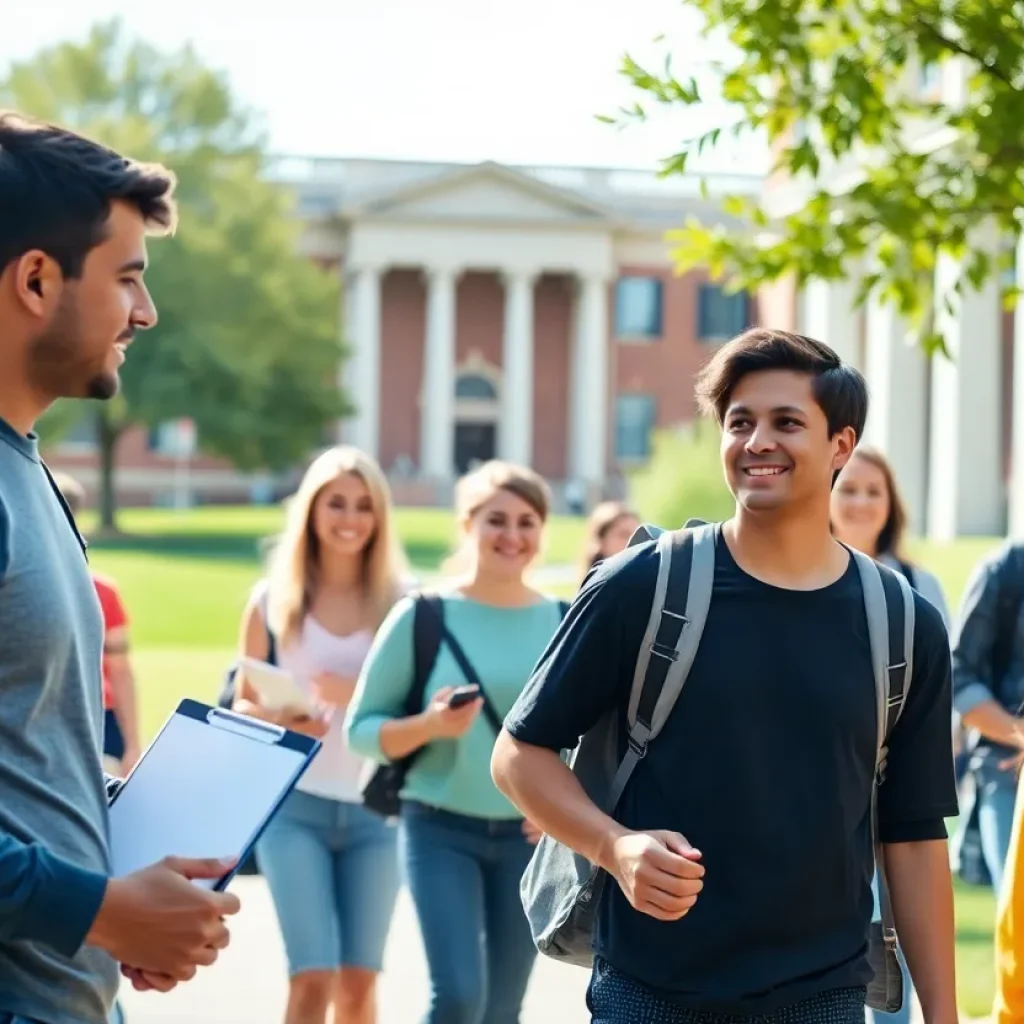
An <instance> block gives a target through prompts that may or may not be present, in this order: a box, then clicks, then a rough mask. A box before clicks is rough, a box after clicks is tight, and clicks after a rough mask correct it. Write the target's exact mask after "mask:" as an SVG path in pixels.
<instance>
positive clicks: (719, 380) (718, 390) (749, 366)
mask: <svg viewBox="0 0 1024 1024" xmlns="http://www.w3.org/2000/svg"><path fill="white" fill-rule="evenodd" d="M761 370H795V371H796V372H797V373H806V374H808V375H809V376H810V377H811V388H812V392H813V394H814V400H815V401H816V402H817V403H818V405H819V406H821V409H822V411H823V412H824V413H825V418H826V419H827V420H828V432H829V435H830V436H832V435H834V434H836V433H838V432H839V431H840V430H842V429H843V428H844V427H853V430H854V433H855V434H856V436H857V440H858V441H859V440H860V438H861V436H862V434H863V433H864V423H865V421H866V420H867V416H868V387H867V383H866V382H865V380H864V378H863V377H862V376H861V374H860V373H858V372H857V370H855V369H854V368H853V367H852V366H848V365H847V364H846V363H844V362H843V361H842V360H841V359H840V358H839V356H837V355H836V353H835V352H833V351H832V349H830V348H829V347H828V345H824V344H822V342H820V341H815V340H814V338H807V337H804V335H802V334H792V333H790V332H789V331H776V330H772V329H771V328H768V327H753V328H751V329H750V330H749V331H744V333H743V334H741V335H739V336H738V337H736V338H733V339H732V341H730V342H728V343H727V344H725V345H723V346H722V347H721V348H720V349H719V350H718V351H717V352H716V353H715V354H714V356H712V357H711V359H710V360H709V361H708V362H707V364H706V365H705V366H704V368H703V369H702V370H701V372H700V374H699V375H698V377H697V389H696V390H697V401H698V403H699V405H700V409H701V412H703V413H704V414H705V415H710V416H714V417H715V419H717V420H718V423H719V424H720V425H721V423H722V422H723V421H724V419H725V413H726V410H727V409H728V408H729V401H730V399H731V398H732V393H733V391H734V390H735V389H736V385H737V384H739V382H740V380H742V379H743V378H744V377H746V376H747V374H748V373H757V372H759V371H761Z"/></svg>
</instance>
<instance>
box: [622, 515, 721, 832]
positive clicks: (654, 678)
mask: <svg viewBox="0 0 1024 1024" xmlns="http://www.w3.org/2000/svg"><path fill="white" fill-rule="evenodd" d="M716 533H717V528H716V527H715V526H714V525H708V524H701V525H700V526H697V527H695V528H692V529H689V528H684V529H682V530H672V531H666V532H665V533H662V534H661V535H660V536H659V537H658V540H657V549H658V578H657V581H656V583H655V586H654V599H653V601H652V603H651V614H650V618H649V619H648V622H647V630H646V632H645V634H644V639H643V643H642V644H641V646H640V654H639V656H638V658H637V662H636V668H635V670H634V673H633V687H632V690H631V691H630V695H629V709H628V712H627V717H626V721H627V724H628V726H629V736H628V740H627V748H626V752H625V754H624V755H623V758H622V762H621V763H620V764H619V768H618V770H617V771H616V773H615V778H614V779H613V780H612V785H611V788H610V789H609V793H608V805H607V807H606V808H605V810H606V812H607V813H609V814H611V813H612V811H614V809H615V807H616V806H617V805H618V802H619V800H620V799H621V797H622V794H623V792H624V791H625V789H626V784H627V783H628V782H629V779H630V777H631V776H632V774H633V771H634V769H635V768H636V766H637V764H639V762H640V760H641V759H642V758H643V757H644V756H645V755H646V753H647V745H648V743H650V741H651V740H652V739H654V738H655V737H656V736H657V735H658V734H659V733H660V732H661V730H662V728H663V727H664V725H665V722H666V721H668V716H669V715H670V714H671V712H672V709H673V707H675V703H676V701H677V700H678V698H679V694H680V693H681V692H682V689H683V685H684V684H685V683H686V678H687V676H688V674H689V672H690V668H691V666H692V665H693V659H694V657H695V656H696V654H697V648H698V646H699V645H700V638H701V635H702V634H703V632H704V624H705V622H706V621H707V616H708V608H709V607H710V604H711V590H712V587H713V585H714V579H715V540H716Z"/></svg>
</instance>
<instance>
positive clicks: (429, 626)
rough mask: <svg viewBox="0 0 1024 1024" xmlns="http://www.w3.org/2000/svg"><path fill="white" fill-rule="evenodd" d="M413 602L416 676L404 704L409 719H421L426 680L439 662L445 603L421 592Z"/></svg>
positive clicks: (414, 665) (432, 595) (439, 597)
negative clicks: (410, 717)
mask: <svg viewBox="0 0 1024 1024" xmlns="http://www.w3.org/2000/svg"><path fill="white" fill-rule="evenodd" d="M412 599H413V619H412V645H413V675H412V686H410V687H409V693H408V695H407V696H406V701H405V713H406V715H418V714H419V713H420V712H421V711H422V710H423V698H424V695H425V694H426V690H427V680H428V679H429V678H430V673H431V672H432V671H433V669H434V662H435V661H437V652H438V651H439V650H440V649H441V637H442V635H443V634H444V600H443V599H442V597H441V595H440V594H425V593H422V592H420V593H417V594H414V595H412Z"/></svg>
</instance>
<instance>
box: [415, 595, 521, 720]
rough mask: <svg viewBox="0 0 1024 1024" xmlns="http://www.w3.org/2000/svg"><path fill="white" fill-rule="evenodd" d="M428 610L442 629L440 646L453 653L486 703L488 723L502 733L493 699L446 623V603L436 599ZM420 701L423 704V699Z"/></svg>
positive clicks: (484, 706)
mask: <svg viewBox="0 0 1024 1024" xmlns="http://www.w3.org/2000/svg"><path fill="white" fill-rule="evenodd" d="M426 608H427V612H428V614H429V615H430V616H431V617H432V618H434V619H435V621H436V622H437V625H438V626H439V627H440V632H439V634H438V640H439V645H440V643H441V642H443V643H444V644H445V646H447V648H448V650H449V651H451V654H452V657H453V658H454V659H455V662H456V664H457V665H458V666H459V669H460V671H461V672H462V674H463V675H464V676H465V677H466V682H467V683H469V684H470V685H471V686H475V687H476V688H477V689H478V690H479V691H480V696H481V697H482V698H483V701H484V705H483V713H484V715H485V716H486V717H487V721H488V722H490V724H491V728H492V729H494V731H495V733H500V732H501V728H502V721H501V716H500V715H499V714H498V712H497V711H496V710H495V708H494V705H493V704H492V703H491V698H490V697H488V696H487V691H486V690H485V689H484V684H483V682H481V680H480V676H479V675H477V671H476V669H475V668H473V664H472V662H470V660H469V658H467V657H466V652H465V651H464V650H463V649H462V644H460V643H459V641H458V640H456V639H455V636H454V634H453V633H452V631H451V630H450V629H449V628H448V625H447V624H446V623H445V621H444V602H443V601H442V600H441V599H440V598H436V603H435V600H433V599H432V600H431V601H430V602H429V603H428V604H427V605H426ZM435 655H436V652H435ZM420 700H421V702H422V697H421V698H420Z"/></svg>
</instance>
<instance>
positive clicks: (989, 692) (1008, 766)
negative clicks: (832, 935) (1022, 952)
mask: <svg viewBox="0 0 1024 1024" xmlns="http://www.w3.org/2000/svg"><path fill="white" fill-rule="evenodd" d="M1022 599H1024V544H1022V543H1020V542H1019V541H1007V542H1006V543H1005V544H1003V545H1002V546H1001V547H1000V548H999V549H998V550H997V551H996V552H994V553H993V554H992V555H990V556H989V557H988V558H985V559H984V560H983V561H982V562H981V563H980V564H979V565H978V567H977V568H976V569H975V571H974V573H973V575H972V576H971V579H970V581H969V582H968V585H967V589H966V590H965V592H964V597H963V600H962V602H961V606H960V614H959V617H958V621H957V623H956V627H955V629H954V632H953V636H952V648H953V703H954V707H955V708H956V711H957V712H958V713H959V715H960V718H961V721H962V722H963V724H964V727H965V728H966V729H967V730H968V739H967V746H968V752H969V760H968V766H967V771H966V776H965V778H964V784H963V789H962V794H961V808H960V810H961V814H960V825H959V827H958V831H957V834H956V835H955V836H954V840H953V852H954V857H955V859H957V860H960V859H961V852H962V850H963V848H964V844H965V840H967V838H968V837H969V836H970V834H971V831H972V830H973V829H975V828H976V829H977V832H978V835H979V838H980V847H981V853H982V856H983V858H984V867H985V869H987V873H988V876H989V877H990V878H991V881H992V884H993V886H994V887H995V889H996V890H997V891H998V890H999V888H1000V886H1001V884H1002V879H1003V873H1004V866H1005V863H1006V856H1007V852H1008V850H1009V847H1010V833H1011V832H1012V830H1013V812H1014V806H1015V804H1016V793H1017V776H1018V774H1019V772H1020V767H1021V764H1022V762H1024V723H1022V721H1021V716H1020V711H1021V706H1022V704H1024V623H1022V618H1021V612H1022V609H1024V600H1022Z"/></svg>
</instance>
